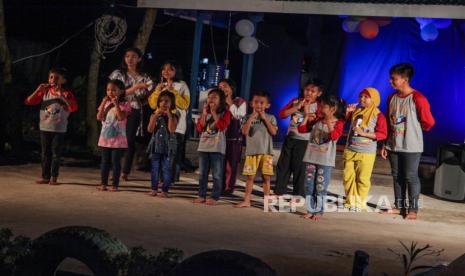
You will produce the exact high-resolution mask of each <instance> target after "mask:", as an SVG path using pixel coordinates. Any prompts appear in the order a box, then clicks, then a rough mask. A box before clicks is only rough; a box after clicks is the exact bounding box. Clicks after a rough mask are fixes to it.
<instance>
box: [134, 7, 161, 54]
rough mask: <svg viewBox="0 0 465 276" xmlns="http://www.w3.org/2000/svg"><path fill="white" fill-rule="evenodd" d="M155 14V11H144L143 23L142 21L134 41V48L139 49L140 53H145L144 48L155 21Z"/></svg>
mask: <svg viewBox="0 0 465 276" xmlns="http://www.w3.org/2000/svg"><path fill="white" fill-rule="evenodd" d="M157 12H158V10H157V9H147V10H146V11H145V15H144V21H142V24H141V26H140V28H139V31H138V33H137V37H136V41H134V47H136V48H139V49H140V50H141V51H142V52H145V48H146V47H147V43H148V42H149V38H150V34H151V33H152V29H153V25H154V24H155V20H156V19H157Z"/></svg>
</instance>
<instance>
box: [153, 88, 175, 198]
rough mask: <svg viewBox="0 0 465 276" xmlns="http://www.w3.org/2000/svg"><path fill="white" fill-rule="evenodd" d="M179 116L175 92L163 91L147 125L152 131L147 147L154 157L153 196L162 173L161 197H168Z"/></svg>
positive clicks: (155, 193)
mask: <svg viewBox="0 0 465 276" xmlns="http://www.w3.org/2000/svg"><path fill="white" fill-rule="evenodd" d="M178 118H179V115H178V114H177V112H176V100H175V97H174V94H173V93H171V92H170V91H168V90H164V91H162V92H161V93H160V95H159V96H158V99H157V109H156V110H155V111H154V112H153V114H152V115H151V116H150V121H149V125H148V127H147V129H148V132H149V133H152V138H151V139H150V143H149V146H148V148H147V152H148V153H149V155H150V158H151V159H152V174H151V176H152V177H151V181H152V191H151V192H150V193H149V194H150V195H151V196H157V193H158V180H159V177H160V175H163V187H162V193H161V194H160V197H168V189H169V187H170V185H171V174H172V166H171V160H172V158H173V157H174V154H176V135H175V131H176V126H177V124H178ZM161 172H163V173H161Z"/></svg>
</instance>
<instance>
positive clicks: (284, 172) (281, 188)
mask: <svg viewBox="0 0 465 276" xmlns="http://www.w3.org/2000/svg"><path fill="white" fill-rule="evenodd" d="M307 144H308V141H307V140H298V139H293V138H290V137H289V136H286V138H285V139H284V144H283V147H282V148H281V155H280V156H279V159H278V165H277V169H276V186H275V189H274V192H275V193H276V194H278V195H282V194H286V193H287V184H288V183H289V178H290V176H291V173H292V176H293V181H292V184H293V191H292V194H293V195H300V196H305V188H304V182H305V170H304V163H303V162H302V160H303V158H304V154H305V151H306V150H307Z"/></svg>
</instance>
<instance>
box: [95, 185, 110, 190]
mask: <svg viewBox="0 0 465 276" xmlns="http://www.w3.org/2000/svg"><path fill="white" fill-rule="evenodd" d="M97 190H99V191H101V192H105V191H108V189H107V186H105V185H102V186H100V187H97Z"/></svg>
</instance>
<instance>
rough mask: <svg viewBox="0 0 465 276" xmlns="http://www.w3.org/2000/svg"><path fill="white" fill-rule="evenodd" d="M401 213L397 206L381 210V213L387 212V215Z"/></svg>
mask: <svg viewBox="0 0 465 276" xmlns="http://www.w3.org/2000/svg"><path fill="white" fill-rule="evenodd" d="M401 213H402V212H401V210H400V209H397V208H392V209H388V210H383V211H381V214H385V215H400V214H401Z"/></svg>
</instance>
